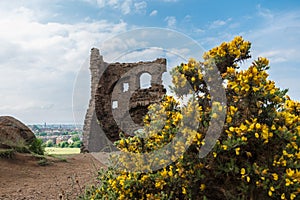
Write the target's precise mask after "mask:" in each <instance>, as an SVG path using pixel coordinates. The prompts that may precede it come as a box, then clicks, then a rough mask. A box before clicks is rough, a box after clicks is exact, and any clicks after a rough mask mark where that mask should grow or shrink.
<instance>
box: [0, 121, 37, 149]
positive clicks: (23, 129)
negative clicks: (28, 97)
mask: <svg viewBox="0 0 300 200" xmlns="http://www.w3.org/2000/svg"><path fill="white" fill-rule="evenodd" d="M34 139H35V135H34V133H33V132H32V131H31V130H30V129H29V128H28V127H27V126H26V125H25V124H23V123H22V122H20V121H19V120H17V119H15V118H13V117H11V116H0V148H11V147H20V146H21V147H22V146H27V145H29V144H30V143H31V142H32V141H33V140H34Z"/></svg>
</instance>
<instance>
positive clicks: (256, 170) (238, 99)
mask: <svg viewBox="0 0 300 200" xmlns="http://www.w3.org/2000/svg"><path fill="white" fill-rule="evenodd" d="M250 47H251V44H250V42H247V41H244V40H243V38H242V37H236V38H234V39H233V40H232V41H231V42H227V43H225V42H224V43H222V44H221V45H220V46H219V47H216V48H213V49H212V50H210V51H208V52H206V53H205V54H204V55H203V58H204V62H197V61H195V60H193V59H191V60H190V61H189V62H188V63H186V64H181V65H179V66H177V67H176V68H175V69H174V70H173V71H172V76H173V83H174V85H175V86H174V88H173V90H174V92H175V93H176V95H177V97H178V98H181V97H183V96H184V95H187V93H188V92H190V90H186V89H184V88H185V86H186V85H190V86H191V88H192V89H193V95H192V97H191V99H192V100H195V101H196V102H197V105H193V101H189V103H188V104H187V105H186V106H185V107H183V108H181V107H180V106H179V103H178V101H177V100H176V99H175V98H173V97H170V96H166V97H165V98H164V99H163V101H162V102H161V104H160V105H155V106H151V107H150V108H149V110H150V112H149V113H148V115H147V116H146V117H145V119H144V121H145V128H144V132H145V133H147V134H146V135H147V137H139V136H134V137H129V138H121V139H120V140H119V141H118V142H116V145H117V146H118V148H120V149H121V150H122V151H124V152H131V153H135V154H137V155H139V153H144V154H146V153H151V152H153V151H156V150H158V149H161V148H162V147H164V146H165V145H167V144H169V143H172V145H173V146H174V148H173V149H172V151H173V152H168V151H165V152H164V153H165V156H161V157H159V158H160V159H157V158H156V159H155V158H154V159H153V160H152V163H154V166H155V165H159V164H162V165H163V166H164V167H162V168H157V169H155V170H152V171H151V169H153V166H149V164H148V165H147V164H145V163H143V160H138V162H126V158H128V157H126V156H125V157H122V156H121V157H119V162H120V163H118V164H119V165H121V166H122V167H124V169H123V170H122V168H113V167H109V168H108V169H107V170H103V171H101V172H99V180H100V181H101V183H100V185H99V186H97V187H91V188H90V189H88V190H86V193H85V194H84V195H83V196H82V198H83V199H85V198H87V199H291V200H293V199H299V197H300V194H299V193H300V170H299V168H300V163H299V160H300V148H299V144H300V117H299V113H300V103H299V102H296V101H293V100H291V99H290V98H289V97H288V96H287V95H286V93H287V90H281V89H280V88H278V87H276V86H275V83H274V81H271V80H269V79H268V73H267V70H268V69H269V61H268V60H267V59H266V58H261V57H260V58H258V59H256V60H255V61H254V62H253V63H252V65H251V66H250V67H249V68H248V69H245V70H239V64H240V62H242V61H245V60H246V59H249V58H250ZM212 63H213V64H215V65H216V67H217V68H218V71H219V73H220V76H210V77H208V75H209V73H210V71H211V70H214V69H213V68H211V64H212ZM212 81H214V82H218V81H220V82H221V83H222V85H223V86H222V87H224V89H225V92H226V100H227V101H226V102H227V103H226V104H224V102H222V101H220V100H219V99H218V98H215V97H214V99H213V98H212V96H211V94H212V93H218V92H219V91H221V90H220V87H219V88H218V87H212V86H208V83H209V82H212ZM221 89H222V88H221ZM221 111H225V113H226V116H224V120H225V124H224V126H222V129H221V135H220V137H218V140H216V144H215V145H213V148H212V150H211V151H210V152H209V153H208V154H207V155H206V156H201V149H202V148H203V147H205V146H207V145H208V146H209V145H210V144H214V141H213V139H212V138H209V137H206V136H207V135H206V133H207V131H208V130H209V127H210V126H209V125H211V124H210V123H211V119H217V123H219V125H223V124H222V116H221V118H219V117H220V116H219V115H221V114H220V113H222V112H221ZM164 114H165V121H164V123H163V124H162V123H161V121H160V120H157V119H159V118H160V116H162V115H164ZM186 115H190V116H196V118H197V121H196V123H198V125H199V127H198V128H197V129H196V130H194V129H193V128H189V127H190V126H189V125H192V123H193V120H190V121H187V120H185V116H186ZM218 120H219V121H218ZM182 124H184V125H185V127H186V128H185V129H183V130H181V131H179V130H180V129H179V128H178V127H179V126H180V125H182ZM159 127H160V128H159ZM214 128H215V129H216V130H215V133H217V132H218V126H217V127H214ZM212 133H214V130H212ZM178 134H181V135H183V136H186V137H185V138H186V139H185V140H183V141H182V140H176V141H175V142H174V138H176V137H177V136H176V135H178ZM187 143H188V145H186V144H187ZM186 146H187V149H184V148H185V147H186ZM181 152H184V154H181ZM199 153H200V157H201V158H199ZM172 155H173V157H172ZM174 155H175V156H174ZM149 159H151V158H149ZM168 159H171V163H168ZM127 161H128V160H127ZM168 164H169V165H168ZM132 168H135V169H140V171H139V170H136V171H135V170H132V171H130V169H132ZM147 170H148V171H147Z"/></svg>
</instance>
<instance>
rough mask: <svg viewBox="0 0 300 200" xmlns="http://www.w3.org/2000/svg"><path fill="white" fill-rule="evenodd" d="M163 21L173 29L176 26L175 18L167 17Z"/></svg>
mask: <svg viewBox="0 0 300 200" xmlns="http://www.w3.org/2000/svg"><path fill="white" fill-rule="evenodd" d="M165 21H166V22H167V26H168V27H175V25H176V17H174V16H167V17H166V18H165Z"/></svg>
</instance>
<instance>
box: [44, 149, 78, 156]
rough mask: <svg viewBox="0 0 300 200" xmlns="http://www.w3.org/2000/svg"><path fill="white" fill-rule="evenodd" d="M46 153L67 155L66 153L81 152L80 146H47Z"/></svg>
mask: <svg viewBox="0 0 300 200" xmlns="http://www.w3.org/2000/svg"><path fill="white" fill-rule="evenodd" d="M45 153H46V154H48V155H66V154H78V153H80V148H56V147H46V148H45Z"/></svg>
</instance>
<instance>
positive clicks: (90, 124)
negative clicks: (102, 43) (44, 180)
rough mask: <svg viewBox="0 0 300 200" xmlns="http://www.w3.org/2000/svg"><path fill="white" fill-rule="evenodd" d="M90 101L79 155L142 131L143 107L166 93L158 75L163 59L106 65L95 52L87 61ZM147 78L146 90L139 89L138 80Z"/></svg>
mask: <svg viewBox="0 0 300 200" xmlns="http://www.w3.org/2000/svg"><path fill="white" fill-rule="evenodd" d="M90 71H91V99H90V103H89V108H88V110H87V113H86V117H85V121H84V129H83V147H82V151H89V152H98V151H101V150H103V148H105V147H108V146H109V144H111V142H110V141H116V140H117V139H119V133H120V132H121V131H122V132H123V133H125V134H127V135H134V132H135V131H136V130H138V129H141V128H142V125H143V120H142V119H143V117H144V116H145V114H146V113H147V111H148V110H147V107H148V106H149V105H150V104H152V103H157V102H159V101H160V100H161V99H162V97H163V95H165V94H166V89H165V88H164V87H163V85H162V74H163V73H164V72H166V59H163V58H160V59H156V60H155V61H149V62H137V63H110V64H108V63H106V62H104V61H103V57H102V56H101V55H100V53H99V50H98V49H96V48H93V49H92V50H91V57H90ZM142 74H148V75H150V76H151V82H150V87H148V88H142V86H141V85H140V84H141V76H142Z"/></svg>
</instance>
